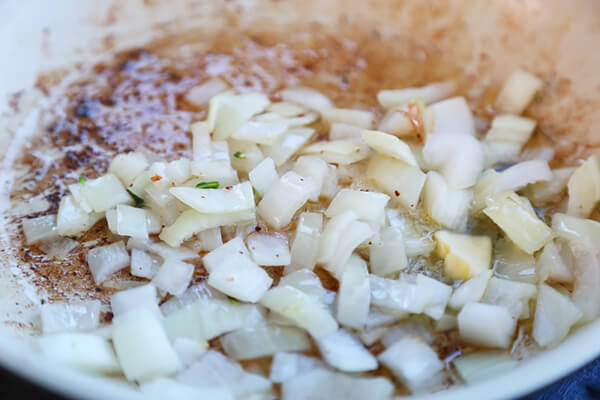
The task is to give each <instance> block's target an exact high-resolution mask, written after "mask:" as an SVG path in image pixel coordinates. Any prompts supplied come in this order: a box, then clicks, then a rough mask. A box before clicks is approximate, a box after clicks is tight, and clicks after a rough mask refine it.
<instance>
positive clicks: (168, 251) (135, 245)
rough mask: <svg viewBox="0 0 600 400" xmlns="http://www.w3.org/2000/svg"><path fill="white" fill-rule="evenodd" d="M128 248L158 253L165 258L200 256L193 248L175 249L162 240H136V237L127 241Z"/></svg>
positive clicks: (186, 258)
mask: <svg viewBox="0 0 600 400" xmlns="http://www.w3.org/2000/svg"><path fill="white" fill-rule="evenodd" d="M127 248H128V249H130V250H132V249H139V250H144V251H148V252H150V253H152V254H156V255H158V256H160V257H161V258H162V259H163V260H170V259H174V260H188V259H191V258H196V257H198V253H196V252H195V251H193V250H190V249H187V248H178V249H174V248H172V247H170V246H167V245H166V244H164V243H161V242H153V241H147V242H146V241H140V240H135V239H133V238H132V239H129V240H128V241H127Z"/></svg>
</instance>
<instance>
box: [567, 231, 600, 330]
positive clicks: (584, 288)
mask: <svg viewBox="0 0 600 400" xmlns="http://www.w3.org/2000/svg"><path fill="white" fill-rule="evenodd" d="M596 243H597V242H596ZM571 249H572V251H573V255H574V256H575V268H574V270H573V275H575V283H574V284H573V292H572V294H571V299H572V300H573V303H575V305H576V306H577V308H579V310H580V311H581V312H582V313H583V315H582V317H581V321H580V322H589V321H593V320H594V319H596V318H597V317H598V316H599V315H600V296H598V293H600V261H599V260H598V251H597V249H596V248H595V247H593V248H589V247H587V246H585V245H582V244H580V243H577V242H571Z"/></svg>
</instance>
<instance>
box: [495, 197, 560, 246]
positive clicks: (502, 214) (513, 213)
mask: <svg viewBox="0 0 600 400" xmlns="http://www.w3.org/2000/svg"><path fill="white" fill-rule="evenodd" d="M486 204H487V208H485V209H484V210H483V212H484V213H485V214H486V215H487V216H488V217H490V219H491V220H492V221H494V223H495V224H496V225H498V226H499V227H500V229H502V231H504V233H505V234H506V235H507V236H508V238H509V239H510V240H511V241H512V242H513V243H515V244H516V245H517V246H518V247H520V248H521V249H522V250H523V251H525V252H526V253H528V254H533V253H534V252H535V251H537V250H539V249H540V248H542V247H543V246H544V245H545V244H546V243H548V241H550V240H551V239H552V236H553V233H552V230H551V229H550V228H549V227H548V226H547V225H546V224H545V223H544V222H543V221H542V220H540V219H539V218H538V217H537V215H536V214H535V211H534V210H533V207H531V204H530V203H529V200H527V199H526V198H524V197H520V196H518V195H517V194H516V193H514V192H510V191H506V192H501V193H498V194H495V195H493V196H492V197H490V198H488V199H487V200H486Z"/></svg>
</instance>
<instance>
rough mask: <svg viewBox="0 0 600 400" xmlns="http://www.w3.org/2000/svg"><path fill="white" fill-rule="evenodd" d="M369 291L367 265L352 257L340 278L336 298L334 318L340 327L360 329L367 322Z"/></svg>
mask: <svg viewBox="0 0 600 400" xmlns="http://www.w3.org/2000/svg"><path fill="white" fill-rule="evenodd" d="M370 303H371V289H370V286H369V271H368V270H367V263H366V262H365V261H364V260H363V259H362V258H360V257H359V256H357V255H352V256H351V257H350V259H349V260H348V262H347V263H346V265H345V266H344V269H343V270H342V274H341V276H340V288H339V290H338V293H337V296H336V318H337V320H338V322H339V323H340V324H342V325H346V326H349V327H351V328H354V329H362V328H363V327H364V325H365V323H366V321H367V316H368V314H369V305H370Z"/></svg>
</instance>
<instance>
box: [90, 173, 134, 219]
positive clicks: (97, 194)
mask: <svg viewBox="0 0 600 400" xmlns="http://www.w3.org/2000/svg"><path fill="white" fill-rule="evenodd" d="M81 194H82V196H83V198H84V199H85V200H86V201H87V203H88V204H89V205H90V206H91V207H92V209H93V210H94V211H96V212H102V211H106V210H108V209H110V208H113V207H115V206H116V205H117V204H130V203H133V199H132V198H131V196H130V195H129V194H128V193H127V192H126V191H125V188H124V187H123V184H122V183H121V182H120V181H119V178H117V177H116V176H115V175H113V174H106V175H103V176H101V177H99V178H96V179H90V180H87V181H85V183H84V184H83V186H82V188H81Z"/></svg>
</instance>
